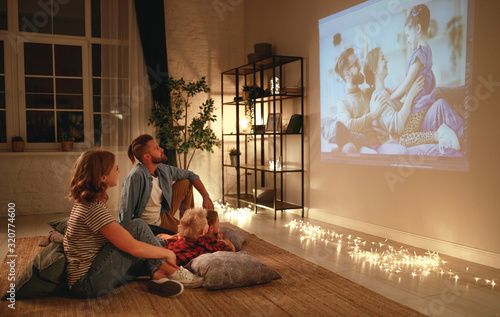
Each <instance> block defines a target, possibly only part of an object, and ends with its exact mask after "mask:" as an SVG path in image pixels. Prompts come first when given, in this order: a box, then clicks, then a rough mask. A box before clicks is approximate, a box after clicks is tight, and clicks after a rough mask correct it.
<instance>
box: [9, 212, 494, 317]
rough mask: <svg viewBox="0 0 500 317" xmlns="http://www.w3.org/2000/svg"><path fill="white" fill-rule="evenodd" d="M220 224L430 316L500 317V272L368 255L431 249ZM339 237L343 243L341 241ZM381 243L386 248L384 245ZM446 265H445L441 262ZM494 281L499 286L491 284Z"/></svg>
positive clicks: (40, 228)
mask: <svg viewBox="0 0 500 317" xmlns="http://www.w3.org/2000/svg"><path fill="white" fill-rule="evenodd" d="M64 216H66V215H63V214H48V215H34V216H18V217H17V218H16V221H15V225H16V228H15V229H16V232H15V234H16V237H18V238H22V237H30V236H41V235H47V234H48V232H49V231H50V227H49V226H48V225H47V224H46V222H47V221H48V220H52V219H56V218H60V217H64ZM0 219H1V220H0V223H1V224H2V226H1V227H0V234H1V235H2V236H3V237H6V236H7V219H6V218H0ZM293 220H296V221H297V222H299V221H301V220H302V221H304V222H305V223H309V227H311V226H319V227H320V228H321V229H322V230H324V231H325V235H328V237H330V238H327V239H326V240H328V242H327V243H325V241H321V237H320V238H319V239H316V240H313V239H312V238H311V237H310V236H309V237H307V234H304V233H301V232H300V231H299V229H298V228H295V229H291V228H290V227H289V226H286V225H288V224H290V223H291V222H292V221H293ZM221 221H229V222H231V223H233V224H235V225H237V226H239V227H240V228H242V229H245V230H247V231H249V232H251V233H254V234H256V235H257V236H259V237H260V238H262V239H264V240H266V241H268V242H270V243H273V244H275V245H277V246H279V247H281V248H283V249H286V250H288V251H290V252H293V253H295V254H297V255H298V256H300V257H303V258H305V259H307V260H309V261H311V262H313V263H316V264H318V265H321V266H323V267H325V268H327V269H329V270H331V271H333V272H335V273H337V274H339V275H341V276H343V277H346V278H348V279H350V280H352V281H354V282H356V283H358V284H361V285H363V286H365V287H368V288H369V289H372V290H374V291H376V292H377V293H379V294H382V295H384V296H386V297H388V298H390V299H392V300H395V301H397V302H399V303H401V304H403V305H406V306H409V307H411V308H413V309H415V310H418V311H419V312H422V313H424V314H426V315H429V316H492V317H493V316H496V317H499V316H500V270H498V269H493V268H491V267H486V266H482V265H478V264H475V263H471V262H467V261H464V260H460V259H456V258H452V257H448V256H446V255H443V254H440V255H439V257H440V260H441V262H440V264H439V267H435V268H432V269H431V270H429V273H427V274H425V272H421V271H419V270H420V269H421V268H422V267H425V266H424V265H425V264H422V263H417V264H401V265H399V267H397V268H394V267H390V266H387V265H385V266H384V265H381V264H380V260H379V262H378V263H375V262H374V260H373V259H372V261H370V260H369V259H368V256H372V258H373V256H377V255H383V253H382V252H381V251H379V248H380V250H383V248H387V247H388V246H389V245H390V246H392V247H393V248H395V249H398V250H402V249H404V250H408V254H410V255H411V256H412V257H414V258H416V259H419V258H420V257H422V258H424V259H425V258H426V252H427V250H422V249H418V248H414V247H411V246H408V245H405V246H402V245H401V244H399V243H397V242H392V241H386V240H385V238H383V237H375V236H370V235H368V234H364V233H362V232H356V231H352V230H348V229H345V228H342V227H337V226H334V225H332V224H327V223H322V222H319V221H314V220H310V219H302V218H300V217H299V216H296V215H293V214H289V213H279V214H278V219H277V220H274V213H273V212H271V211H262V212H259V213H258V214H254V213H248V214H247V215H243V216H224V215H221ZM328 232H329V233H328ZM327 233H328V234H327ZM331 233H334V234H337V236H336V237H337V238H335V239H331V237H332V235H331ZM340 235H342V236H341V240H342V242H339V241H338V237H340ZM301 236H302V239H301ZM349 236H351V239H349V238H348V237H349ZM334 237H335V236H334ZM354 239H358V240H357V241H358V245H362V246H363V247H362V248H363V249H364V250H366V252H365V253H362V252H360V251H358V252H357V253H354V254H353V251H354V244H355V243H354V242H353V240H354ZM359 242H361V244H359ZM363 242H364V243H363ZM381 243H383V244H384V246H381ZM373 250H377V251H376V252H374V251H373ZM361 251H362V250H361ZM6 253H7V239H1V240H0V255H1V256H2V258H3V257H4V256H5V254H6ZM443 260H444V261H445V263H442V261H443ZM415 262H416V261H415ZM386 263H387V262H386ZM488 281H490V282H489V283H488ZM491 281H495V282H496V283H498V284H496V285H492V283H491Z"/></svg>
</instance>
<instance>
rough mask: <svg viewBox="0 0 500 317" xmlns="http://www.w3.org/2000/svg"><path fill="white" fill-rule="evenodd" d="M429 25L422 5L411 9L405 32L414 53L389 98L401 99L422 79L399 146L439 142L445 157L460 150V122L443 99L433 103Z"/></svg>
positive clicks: (428, 14) (440, 149)
mask: <svg viewBox="0 0 500 317" xmlns="http://www.w3.org/2000/svg"><path fill="white" fill-rule="evenodd" d="M429 22H430V10H429V8H428V7H427V6H426V5H425V4H419V5H416V6H414V7H413V8H412V9H411V11H410V13H409V14H408V18H407V19H406V22H405V33H406V37H407V42H408V45H409V46H410V48H411V50H412V51H413V53H412V55H411V57H410V62H409V64H408V68H407V72H406V76H405V78H404V80H403V82H402V83H401V84H400V85H399V86H398V87H397V88H396V89H395V90H394V91H393V92H392V93H391V95H390V98H389V99H390V100H391V101H395V100H400V99H401V98H402V97H403V95H404V94H405V93H408V91H409V89H410V87H412V85H413V84H414V83H415V81H416V80H417V78H420V77H423V78H424V79H425V81H424V86H423V89H422V90H421V91H420V93H418V94H417V95H416V96H415V97H414V98H413V103H412V106H411V108H410V114H409V115H408V118H407V119H406V122H405V127H404V130H403V132H402V133H401V134H400V137H399V143H400V144H401V145H403V146H405V147H407V148H409V147H412V146H415V145H419V144H433V143H439V152H440V154H441V155H446V153H445V152H446V151H447V150H449V149H452V150H456V151H458V150H459V149H460V143H459V138H460V137H461V136H462V134H463V119H462V118H461V117H460V116H459V115H458V114H457V113H456V112H455V111H454V110H453V109H452V108H451V107H450V105H449V104H448V103H447V102H446V101H445V100H444V99H439V100H437V101H435V99H436V96H435V94H436V78H435V77H434V73H433V71H432V51H431V48H430V46H429V44H428V43H427V31H428V28H429ZM386 62H387V61H386ZM407 97H408V96H407ZM405 111H406V110H405Z"/></svg>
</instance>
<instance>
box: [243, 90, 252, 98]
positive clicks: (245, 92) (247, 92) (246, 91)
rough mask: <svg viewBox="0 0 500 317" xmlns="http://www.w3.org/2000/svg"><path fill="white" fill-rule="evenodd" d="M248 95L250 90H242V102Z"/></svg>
mask: <svg viewBox="0 0 500 317" xmlns="http://www.w3.org/2000/svg"><path fill="white" fill-rule="evenodd" d="M249 94H250V90H243V100H247V99H248V95H249Z"/></svg>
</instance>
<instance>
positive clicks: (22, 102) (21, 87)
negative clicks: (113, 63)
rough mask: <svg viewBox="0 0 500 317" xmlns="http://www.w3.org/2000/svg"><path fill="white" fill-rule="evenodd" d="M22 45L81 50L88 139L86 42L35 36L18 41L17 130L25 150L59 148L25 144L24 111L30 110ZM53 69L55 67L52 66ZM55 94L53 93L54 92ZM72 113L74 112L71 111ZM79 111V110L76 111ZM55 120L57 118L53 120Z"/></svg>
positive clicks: (56, 142)
mask: <svg viewBox="0 0 500 317" xmlns="http://www.w3.org/2000/svg"><path fill="white" fill-rule="evenodd" d="M24 43H40V44H51V45H71V46H79V47H81V48H82V77H81V78H82V85H83V87H82V88H83V130H84V135H85V140H87V139H88V136H87V133H85V132H86V131H92V122H90V120H91V117H92V113H91V112H92V103H91V101H90V98H89V96H90V94H91V88H90V85H89V56H88V53H89V52H88V41H87V40H85V39H81V40H77V39H54V38H47V37H45V36H37V37H35V38H31V39H20V41H19V43H18V49H19V52H18V56H19V60H18V64H17V67H18V68H17V74H18V79H17V80H18V81H17V85H18V91H19V100H18V105H19V123H18V124H19V129H20V131H22V133H24V134H25V135H24V136H23V137H24V139H25V141H26V150H35V149H36V150H42V151H43V150H45V151H50V150H58V149H60V148H61V146H60V145H59V142H58V140H57V133H56V140H55V142H54V143H52V142H50V143H28V142H27V135H26V133H27V124H26V111H27V110H30V109H26V89H25V75H26V74H25V73H24ZM53 67H54V68H55V65H53ZM59 77H60V76H56V75H55V73H54V74H53V75H52V78H59ZM54 94H55V92H54ZM73 111H74V110H73ZM77 111H79V110H77ZM54 112H55V113H56V114H57V108H55V109H54ZM54 119H55V120H57V116H56V117H55V118H54Z"/></svg>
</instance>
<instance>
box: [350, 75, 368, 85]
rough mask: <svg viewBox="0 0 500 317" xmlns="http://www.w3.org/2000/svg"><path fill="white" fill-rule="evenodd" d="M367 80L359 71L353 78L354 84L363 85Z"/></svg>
mask: <svg viewBox="0 0 500 317" xmlns="http://www.w3.org/2000/svg"><path fill="white" fill-rule="evenodd" d="M364 82H365V76H364V75H363V74H362V73H360V72H358V73H357V74H356V75H354V77H353V78H352V83H353V85H361V84H362V83H364Z"/></svg>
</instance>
